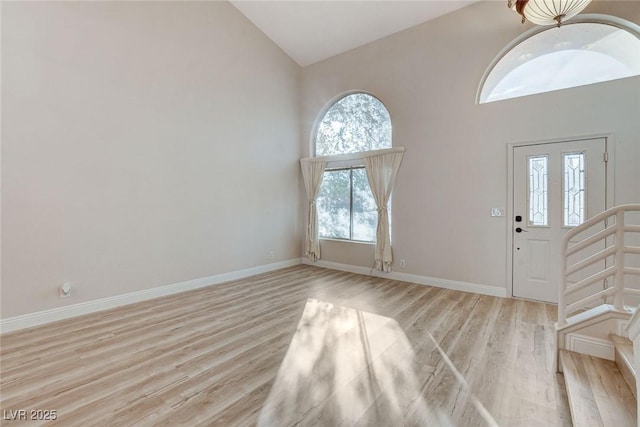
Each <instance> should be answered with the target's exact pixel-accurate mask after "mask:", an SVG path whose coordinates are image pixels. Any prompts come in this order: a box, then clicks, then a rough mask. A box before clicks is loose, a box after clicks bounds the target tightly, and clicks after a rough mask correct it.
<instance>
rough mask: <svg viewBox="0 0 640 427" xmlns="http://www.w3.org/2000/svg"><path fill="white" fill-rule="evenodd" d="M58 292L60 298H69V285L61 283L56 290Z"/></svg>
mask: <svg viewBox="0 0 640 427" xmlns="http://www.w3.org/2000/svg"><path fill="white" fill-rule="evenodd" d="M58 291H59V292H60V298H68V297H70V296H71V283H63V284H62V285H60V288H58Z"/></svg>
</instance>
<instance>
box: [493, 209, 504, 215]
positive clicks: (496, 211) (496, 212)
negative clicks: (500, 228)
mask: <svg viewBox="0 0 640 427" xmlns="http://www.w3.org/2000/svg"><path fill="white" fill-rule="evenodd" d="M491 216H504V208H491Z"/></svg>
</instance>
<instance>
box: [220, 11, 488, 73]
mask: <svg viewBox="0 0 640 427" xmlns="http://www.w3.org/2000/svg"><path fill="white" fill-rule="evenodd" d="M476 1H478V0H417V1H416V0H414V1H402V0H387V1H372V0H369V1H362V0H361V1H356V0H351V1H302V0H293V1H292V0H289V1H270V0H263V1H243V0H232V1H231V3H232V4H233V5H234V6H235V7H236V8H237V9H238V10H240V12H242V13H243V14H244V15H245V16H246V17H247V18H248V19H249V20H251V22H253V23H254V24H255V25H256V26H257V27H258V28H260V29H261V30H262V31H263V32H264V33H265V34H266V35H267V36H268V37H270V38H271V40H273V41H274V42H275V43H276V44H277V45H278V46H280V48H281V49H282V50H284V51H285V52H286V53H287V54H288V55H289V56H290V57H291V58H293V59H294V60H295V61H296V62H297V63H298V64H299V65H301V66H306V65H310V64H313V63H315V62H318V61H321V60H323V59H326V58H329V57H331V56H334V55H337V54H339V53H342V52H345V51H347V50H350V49H353V48H355V47H358V46H362V45H364V44H367V43H369V42H372V41H374V40H377V39H380V38H382V37H385V36H388V35H390V34H393V33H396V32H398V31H402V30H404V29H406V28H409V27H412V26H414V25H418V24H420V23H422V22H425V21H428V20H430V19H434V18H437V17H438V16H441V15H444V14H447V13H449V12H452V11H454V10H457V9H460V8H462V7H465V6H467V5H469V4H471V3H475V2H476Z"/></svg>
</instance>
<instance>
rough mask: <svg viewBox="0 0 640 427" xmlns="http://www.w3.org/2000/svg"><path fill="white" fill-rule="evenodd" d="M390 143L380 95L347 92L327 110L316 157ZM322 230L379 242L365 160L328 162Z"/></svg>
mask: <svg viewBox="0 0 640 427" xmlns="http://www.w3.org/2000/svg"><path fill="white" fill-rule="evenodd" d="M384 148H391V118H390V116H389V112H388V111H387V109H386V108H385V106H384V105H383V104H382V102H380V100H379V99H377V98H376V97H374V96H372V95H369V94H366V93H352V94H348V95H346V96H344V97H342V98H340V99H338V100H337V101H336V102H334V103H333V104H332V105H331V106H330V107H329V108H328V109H327V110H326V112H325V113H324V115H323V117H322V119H321V120H320V122H319V124H318V128H317V133H316V137H315V154H316V156H335V155H342V154H351V153H358V152H363V151H370V150H378V149H384ZM316 206H317V210H318V235H319V237H320V238H325V239H327V238H328V239H345V240H355V241H364V242H374V241H375V239H376V237H375V236H376V225H377V208H376V203H375V200H374V198H373V195H372V193H371V189H370V187H369V182H368V180H367V174H366V171H365V168H364V163H363V161H362V160H360V161H359V162H358V161H355V162H354V161H347V162H346V163H345V162H343V164H341V165H340V166H331V165H330V166H328V167H327V169H326V170H325V172H324V176H323V179H322V185H321V187H320V193H319V195H318V199H317V201H316Z"/></svg>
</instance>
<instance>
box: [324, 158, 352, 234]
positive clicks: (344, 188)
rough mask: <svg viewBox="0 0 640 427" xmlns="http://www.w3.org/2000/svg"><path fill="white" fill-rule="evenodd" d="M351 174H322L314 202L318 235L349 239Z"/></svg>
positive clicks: (342, 172)
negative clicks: (316, 209) (316, 210)
mask: <svg viewBox="0 0 640 427" xmlns="http://www.w3.org/2000/svg"><path fill="white" fill-rule="evenodd" d="M350 187H351V173H350V171H349V170H335V171H332V170H328V171H325V172H324V177H323V178H322V186H321V187H320V193H319V195H318V199H317V201H316V206H317V208H318V235H319V236H320V237H326V238H332V239H350V238H351V224H350V223H351V188H350Z"/></svg>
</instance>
